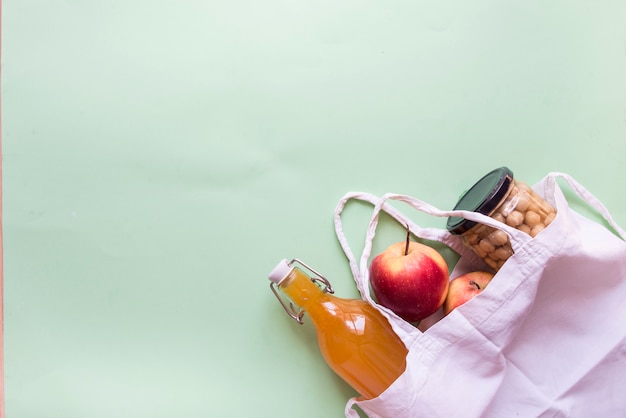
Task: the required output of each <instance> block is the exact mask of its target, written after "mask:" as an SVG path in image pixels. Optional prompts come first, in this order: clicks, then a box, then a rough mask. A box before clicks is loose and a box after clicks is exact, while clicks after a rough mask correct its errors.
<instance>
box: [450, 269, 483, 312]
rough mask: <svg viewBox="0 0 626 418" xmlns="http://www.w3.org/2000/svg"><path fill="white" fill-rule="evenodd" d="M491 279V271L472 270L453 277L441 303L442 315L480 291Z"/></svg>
mask: <svg viewBox="0 0 626 418" xmlns="http://www.w3.org/2000/svg"><path fill="white" fill-rule="evenodd" d="M491 279H493V273H489V272H487V271H472V272H470V273H466V274H463V275H461V276H459V277H456V278H454V279H453V280H452V281H451V282H450V287H449V289H448V296H447V297H446V301H445V302H444V303H443V313H444V315H448V314H449V313H450V312H452V310H453V309H455V308H457V307H459V306H461V305H462V304H464V303H465V302H467V301H468V300H470V299H471V298H473V297H474V296H476V295H477V294H479V293H480V292H482V291H483V289H485V287H487V285H488V284H489V282H491Z"/></svg>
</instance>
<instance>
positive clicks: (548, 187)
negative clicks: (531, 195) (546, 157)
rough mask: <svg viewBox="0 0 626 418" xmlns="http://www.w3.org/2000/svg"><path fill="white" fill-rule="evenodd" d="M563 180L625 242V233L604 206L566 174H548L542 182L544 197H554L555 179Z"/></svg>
mask: <svg viewBox="0 0 626 418" xmlns="http://www.w3.org/2000/svg"><path fill="white" fill-rule="evenodd" d="M559 178H561V179H563V180H565V182H567V184H568V185H569V187H570V188H571V189H572V190H573V191H574V193H576V194H577V195H578V197H580V198H581V199H582V200H583V201H584V202H586V203H587V204H589V205H590V206H591V207H592V208H593V209H595V210H596V211H597V212H598V213H599V214H600V215H602V217H603V218H604V219H605V220H606V221H607V222H608V223H609V225H611V227H612V228H613V229H614V230H615V232H617V234H618V235H619V236H620V237H621V238H622V239H623V240H626V231H624V229H623V228H622V227H621V226H619V225H618V224H617V222H616V221H615V219H613V216H611V214H610V212H609V210H608V209H607V208H606V206H604V204H603V203H602V202H600V200H599V199H598V198H597V197H595V196H594V195H593V194H592V193H591V192H590V191H589V190H587V188H585V187H584V186H583V185H582V184H580V183H579V182H578V181H576V180H575V179H574V178H573V177H572V176H570V175H569V174H566V173H561V172H552V173H548V174H547V175H546V176H545V178H544V181H543V182H542V183H543V184H544V195H545V196H554V194H555V191H556V189H557V188H558V185H557V183H556V180H557V179H559Z"/></svg>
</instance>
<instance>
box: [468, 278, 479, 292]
mask: <svg viewBox="0 0 626 418" xmlns="http://www.w3.org/2000/svg"><path fill="white" fill-rule="evenodd" d="M469 284H471V285H472V286H476V289H478V290H480V285H479V284H478V283H476V282H475V281H474V280H470V282H469Z"/></svg>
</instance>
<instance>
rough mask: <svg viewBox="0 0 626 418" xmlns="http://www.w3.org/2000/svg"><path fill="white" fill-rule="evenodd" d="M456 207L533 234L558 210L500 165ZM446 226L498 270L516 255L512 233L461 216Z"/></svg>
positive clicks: (471, 189)
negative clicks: (508, 233)
mask: <svg viewBox="0 0 626 418" xmlns="http://www.w3.org/2000/svg"><path fill="white" fill-rule="evenodd" d="M454 210H469V211H473V212H479V213H482V214H484V215H488V216H490V217H492V218H493V219H495V220H497V221H500V222H503V223H506V224H507V225H509V226H512V227H514V228H517V229H519V230H520V231H523V232H525V233H527V234H528V235H530V236H531V237H535V236H536V235H537V234H539V233H540V232H541V231H543V229H544V228H545V227H547V226H548V225H550V223H551V222H552V220H554V217H555V216H556V210H555V209H554V208H553V207H552V206H551V205H550V204H548V202H546V201H545V200H544V199H543V198H542V197H541V196H539V195H538V194H537V193H536V192H535V191H534V190H533V189H532V188H531V187H530V186H528V185H527V184H526V183H524V182H522V181H519V180H515V179H514V177H513V172H512V171H511V170H510V169H509V168H507V167H500V168H497V169H495V170H493V171H491V172H489V173H488V174H486V175H485V176H484V177H483V178H481V179H480V180H479V181H478V182H476V184H474V185H473V186H472V187H471V188H470V189H469V190H468V191H467V192H465V193H464V194H463V196H461V198H460V199H459V201H458V202H457V204H456V206H455V207H454ZM447 229H448V231H450V232H451V233H453V234H455V235H459V236H460V237H461V238H462V239H463V242H464V243H465V245H467V246H468V247H470V248H471V249H472V250H474V252H476V254H478V255H479V256H480V257H481V258H482V259H483V260H484V261H485V263H486V264H487V265H489V267H491V268H492V269H494V270H495V271H498V270H499V269H500V268H501V267H502V265H503V264H504V262H505V261H506V260H507V259H508V258H509V257H510V256H511V255H513V248H512V247H511V243H510V241H509V236H508V235H507V234H506V233H505V232H503V231H501V230H499V229H495V228H492V227H490V226H487V225H483V224H480V223H477V222H474V221H470V220H467V219H464V218H460V217H450V218H448V222H447Z"/></svg>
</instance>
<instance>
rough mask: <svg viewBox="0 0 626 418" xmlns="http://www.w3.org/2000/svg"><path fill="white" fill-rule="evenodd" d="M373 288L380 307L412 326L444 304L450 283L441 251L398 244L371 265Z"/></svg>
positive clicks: (419, 245)
mask: <svg viewBox="0 0 626 418" xmlns="http://www.w3.org/2000/svg"><path fill="white" fill-rule="evenodd" d="M369 272H370V284H371V285H372V290H373V291H374V296H375V298H376V300H377V302H378V303H379V304H381V305H382V306H384V307H386V308H389V309H391V310H392V311H393V312H394V313H395V314H396V315H398V316H399V317H401V318H403V319H404V320H406V321H408V322H418V321H421V320H422V319H424V318H426V317H428V316H430V315H432V314H433V313H435V312H436V311H437V310H438V309H439V308H440V307H441V305H442V304H443V302H444V300H445V298H446V294H447V291H448V284H449V280H450V276H449V272H448V265H447V264H446V261H445V260H444V258H443V257H442V256H441V254H439V252H438V251H437V250H435V249H434V248H432V247H429V246H427V245H424V244H420V243H418V242H409V239H408V234H407V240H406V242H398V243H396V244H393V245H391V246H389V247H388V248H387V249H386V250H385V251H383V252H382V253H380V254H378V255H377V256H376V257H374V259H373V260H372V262H371V264H370V269H369Z"/></svg>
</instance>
